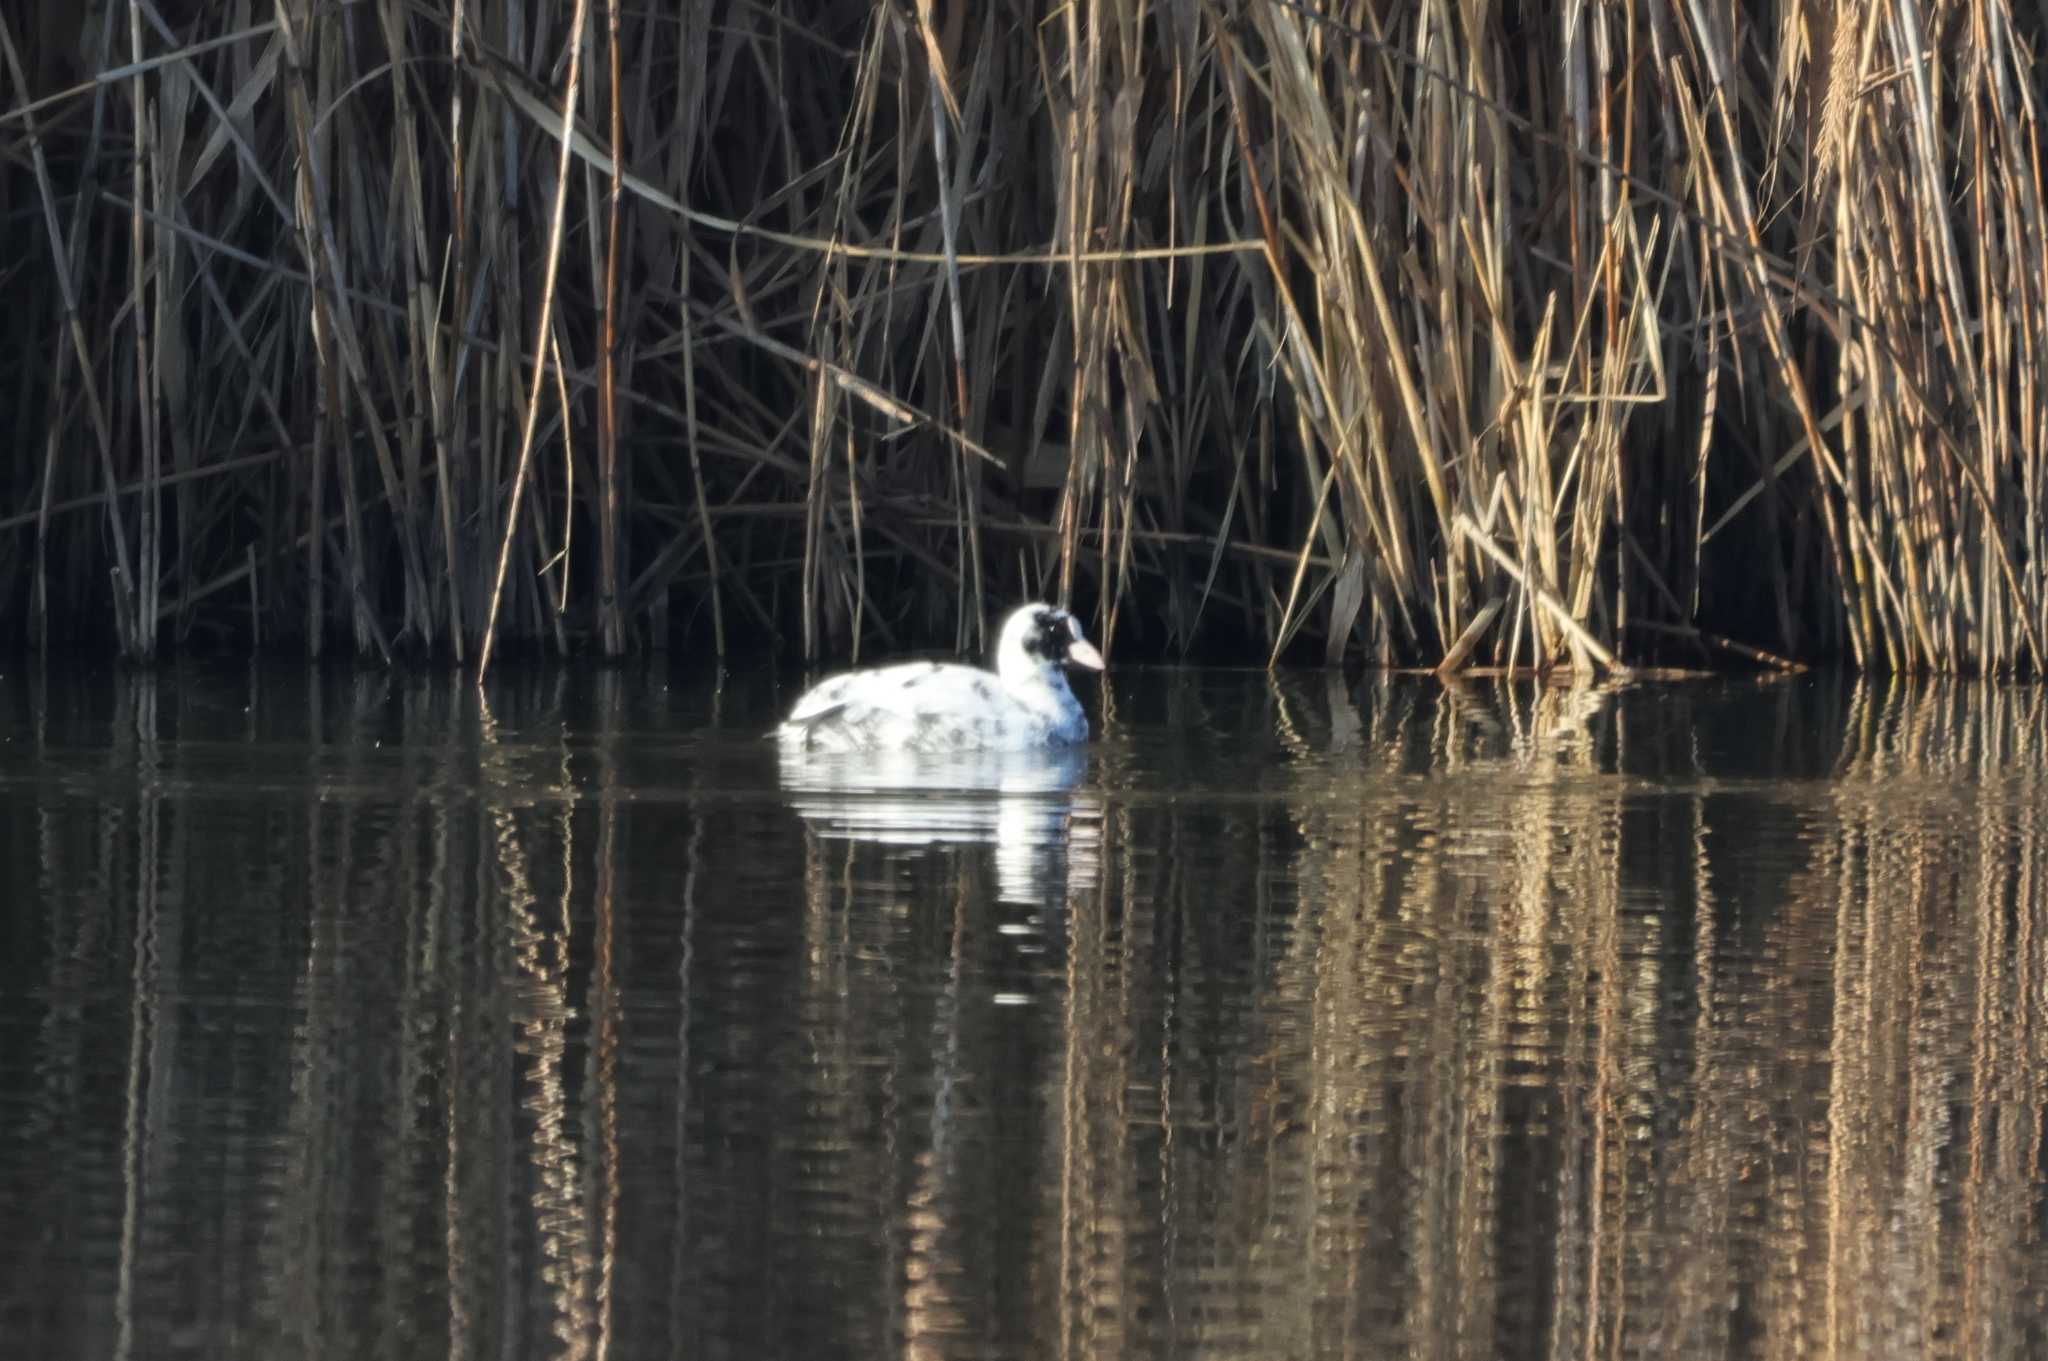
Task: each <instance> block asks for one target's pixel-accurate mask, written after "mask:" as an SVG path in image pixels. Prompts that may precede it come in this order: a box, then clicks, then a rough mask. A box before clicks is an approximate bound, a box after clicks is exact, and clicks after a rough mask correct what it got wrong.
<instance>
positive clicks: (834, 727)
mask: <svg viewBox="0 0 2048 1361" xmlns="http://www.w3.org/2000/svg"><path fill="white" fill-rule="evenodd" d="M1068 663H1072V664H1073V665H1075V666H1085V667H1087V668H1088V669H1089V670H1091V671H1100V670H1101V669H1102V654H1101V653H1099V652H1097V651H1096V650H1095V649H1094V648H1093V647H1092V646H1090V645H1089V643H1088V640H1087V638H1086V637H1084V636H1083V635H1082V633H1081V621H1080V620H1078V619H1076V618H1074V616H1073V615H1071V614H1068V613H1067V612H1066V611H1065V610H1062V609H1058V608H1056V607H1054V606H1051V605H1026V606H1024V607H1023V608H1022V609H1019V610H1017V611H1015V612H1014V613H1012V614H1011V615H1010V617H1009V618H1008V619H1006V620H1004V621H1003V631H1002V635H1001V637H1000V638H999V640H998V641H997V643H996V669H995V672H994V674H990V673H989V672H987V671H984V670H982V669H981V668H980V667H978V666H960V665H957V664H954V663H948V662H903V663H901V664H899V665H896V666H884V667H878V668H875V669H874V670H870V671H849V672H847V673H846V674H845V675H843V676H834V677H832V678H831V679H830V680H825V681H820V682H819V683H818V684H816V685H814V686H812V687H811V688H810V689H809V690H806V691H805V692H804V693H803V696H802V697H801V698H800V699H798V700H797V702H796V707H795V708H793V709H791V710H790V711H789V717H788V718H787V719H785V720H783V723H782V725H781V726H780V727H778V728H777V729H776V730H775V736H776V739H777V740H778V741H779V742H780V743H781V744H782V746H783V749H784V750H785V751H789V750H796V751H825V752H835V751H836V752H845V751H911V752H955V751H1027V750H1032V749H1035V748H1052V747H1064V746H1070V745H1073V744H1074V743H1078V742H1086V741H1087V740H1088V717H1087V715H1086V714H1083V713H1082V712H1081V705H1080V703H1079V702H1078V701H1076V700H1075V698H1074V692H1073V691H1072V690H1070V689H1068V688H1067V678H1066V676H1065V675H1064V674H1063V673H1062V672H1061V668H1062V667H1063V666H1065V665H1067V664H1068Z"/></svg>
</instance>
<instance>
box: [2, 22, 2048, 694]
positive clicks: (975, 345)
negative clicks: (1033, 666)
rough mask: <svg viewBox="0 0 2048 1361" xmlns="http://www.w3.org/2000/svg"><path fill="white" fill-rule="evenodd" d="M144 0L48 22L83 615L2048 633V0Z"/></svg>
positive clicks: (33, 233) (162, 620)
mask: <svg viewBox="0 0 2048 1361" xmlns="http://www.w3.org/2000/svg"><path fill="white" fill-rule="evenodd" d="M1382 9H1384V10H1385V12H1384V14H1383V13H1382ZM103 12H104V15H105V19H106V21H105V22H100V21H99V20H98V19H97V18H95V17H94V14H95V13H97V12H96V11H92V10H91V9H90V7H85V6H79V5H76V4H63V3H57V2H56V0H35V3H31V4H28V5H26V6H21V7H10V8H9V9H8V10H7V11H5V12H4V13H0V151H4V153H5V154H4V166H0V232H4V246H0V279H4V280H5V284H6V290H7V297H8V299H9V301H10V304H11V305H10V307H9V308H8V310H7V314H6V316H5V318H4V320H0V384H4V390H5V391H6V393H7V394H8V395H7V402H8V408H9V412H8V414H9V416H10V420H9V425H10V427H11V435H12V438H11V439H10V440H8V441H7V444H6V450H7V452H6V454H5V455H4V456H0V607H4V609H5V611H6V613H7V617H8V621H9V623H8V632H9V633H10V634H11V635H12V636H13V637H14V638H15V639H17V640H18V639H21V638H30V639H35V640H40V641H44V642H53V641H68V640H86V641H104V640H108V639H111V640H112V641H113V642H114V643H115V644H117V645H118V646H119V648H120V649H121V650H123V651H124V652H126V653H128V654H131V655H134V656H138V657H146V656H149V655H152V654H153V653H155V652H156V651H157V650H158V649H160V648H161V647H163V646H165V645H167V644H171V643H179V642H184V641H186V640H189V639H194V638H199V639H206V638H212V637H218V636H227V637H230V638H235V639H240V640H247V641H253V642H256V643H259V644H262V645H273V644H277V643H280V642H290V643H293V644H295V645H299V646H303V647H305V648H307V649H309V650H311V651H314V652H318V651H319V650H320V649H321V647H322V646H323V645H325V644H326V643H328V642H330V641H336V640H341V641H345V642H346V644H347V645H348V646H349V647H351V648H353V650H355V651H356V652H358V653H362V654H367V655H375V656H389V655H391V654H393V653H396V652H405V651H410V652H416V653H423V654H429V655H434V656H440V657H445V658H451V659H457V660H461V661H464V662H467V663H472V664H475V663H478V662H479V661H481V660H484V659H485V658H487V655H488V652H489V650H490V648H491V647H492V646H493V645H494V644H495V643H498V642H517V643H520V644H527V645H534V644H538V645H541V646H544V647H547V648H550V649H554V650H570V649H574V648H578V647H589V648H591V649H594V650H597V651H600V652H602V653H604V654H607V655H615V654H618V653H621V652H624V651H627V650H629V649H632V648H635V647H638V646H646V645H662V644H664V643H675V642H678V641H681V642H687V644H688V645H689V646H691V647H702V648H705V649H707V650H710V649H715V650H717V651H720V652H723V651H725V650H726V649H727V648H728V647H732V646H739V645H743V644H745V645H754V644H759V643H762V642H776V643H781V644H786V645H788V646H790V647H793V648H797V649H800V650H801V651H802V653H803V654H804V655H805V656H817V655H822V654H827V653H845V652H848V651H856V652H857V650H858V649H859V647H860V646H861V645H862V644H863V642H873V643H879V644H882V645H885V646H897V645H902V644H906V643H909V642H911V641H944V642H953V643H956V644H959V645H971V644H974V643H976V642H978V641H979V640H980V639H982V638H983V637H984V636H985V634H986V629H987V623H988V618H989V611H990V610H991V608H996V607H999V606H1000V604H1001V602H1003V601H1005V600H1008V599H1012V598H1015V597H1017V596H1020V595H1027V594H1049V595H1056V596H1059V597H1063V598H1067V599H1071V600H1074V601H1076V602H1078V603H1080V604H1082V605H1085V606H1088V607H1090V608H1092V609H1094V610H1096V611H1098V612H1099V622H1100V625H1101V627H1102V629H1103V631H1104V632H1105V633H1107V634H1110V635H1112V636H1114V637H1115V638H1117V639H1119V640H1127V641H1128V642H1129V643H1132V644H1135V645H1137V646H1141V647H1148V648H1158V649H1166V650H1173V649H1186V648H1190V647H1193V646H1197V645H1200V644H1203V643H1204V642H1207V641H1209V640H1216V641H1219V642H1222V643H1232V644H1236V645H1239V646H1244V647H1248V648H1249V649H1250V650H1252V651H1255V652H1256V653H1257V654H1258V655H1259V656H1261V657H1268V656H1271V657H1277V656H1279V655H1281V654H1282V652H1283V651H1286V650H1287V649H1289V648H1293V649H1295V652H1296V654H1302V653H1306V654H1308V655H1321V656H1326V657H1330V658H1335V657H1338V656H1340V655H1341V654H1343V653H1344V652H1345V651H1346V650H1347V649H1351V650H1355V651H1357V652H1362V654H1363V655H1364V656H1365V657H1366V658H1367V659H1368V660H1369V661H1373V662H1387V663H1392V662H1419V663H1423V664H1431V665H1437V664H1441V665H1443V666H1445V667H1447V668H1448V669H1451V670H1457V669H1462V668H1466V667H1471V666H1477V665H1494V666H1503V665H1505V666H1515V667H1531V666H1539V667H1542V666H1553V665H1559V664H1565V665H1570V666H1573V667H1608V668H1611V667H1615V666H1618V665H1620V664H1621V662H1622V661H1624V660H1643V659H1647V658H1651V657H1653V656H1656V655H1660V654H1664V653H1670V652H1673V651H1674V650H1675V651H1677V652H1679V653H1681V654H1686V655H1690V654H1691V652H1692V651H1693V650H1694V649H1697V650H1699V651H1701V652H1703V653H1707V654H1709V655H1726V654H1725V653H1724V652H1723V650H1722V648H1721V645H1720V643H1721V639H1722V638H1723V637H1724V636H1725V637H1726V638H1728V639H1730V640H1732V643H1731V645H1739V647H1738V650H1739V651H1741V652H1742V653H1743V655H1749V656H1754V655H1758V654H1761V655H1764V656H1766V657H1780V656H1782V657H1786V658H1795V657H1796V658H1813V657H1827V656H1839V657H1844V658H1847V659H1850V660H1853V661H1854V662H1856V663H1859V664H1862V665H1866V666H1885V667H1896V668H1907V669H1947V668H1965V667H1985V668H2022V669H2030V670H2031V669H2037V668H2038V667H2039V666H2040V664H2041V660H2042V658H2041V651H2040V637H2041V631H2042V628H2043V626H2044V619H2043V604H2044V601H2048V582H2044V578H2043V569H2042V562H2043V558H2044V548H2048V545H2044V544H2043V542H2042V540H2043V535H2044V533H2048V529H2044V526H2043V524H2042V516H2041V513H2040V507H2041V504H2042V487H2041V469H2042V445H2043V439H2044V431H2043V420H2042V415H2041V412H2042V403H2041V400H2040V396H2039V393H2038V391H2037V377H2036V375H2037V374H2038V373H2039V371H2040V370H2041V367H2042V364H2041V347H2042V345H2043V341H2042V337H2043V335H2044V334H2048V325H2044V323H2048V309H2044V298H2043V289H2044V283H2043V281H2044V279H2048V242H2044V238H2043V235H2042V231H2043V229H2042V227H2041V225H2040V224H2041V222H2042V217H2043V215H2042V212H2041V207H2040V200H2041V182H2040V174H2039V161H2040V134H2039V129H2038V126H2037V112H2036V104H2037V97H2038V95H2039V94H2040V93H2041V81H2040V78H2039V76H2038V73H2037V68H2036V66H2035V64H2034V60H2033V54H2034V51H2035V49H2036V47H2037V46H2038V45H2039V41H2040V37H2041V33H2040V22H2041V21H2040V18H2039V16H2038V15H2037V14H2034V13H2032V12H2027V13H2024V14H2023V13H2020V12H2018V11H2016V10H2014V9H2011V8H2009V7H2001V6H1996V5H1989V4H1985V3H1981V0H1967V2H1964V3H1952V4H1945V5H1922V4H1921V3H1919V0H1873V2H1872V3H1859V2H1858V0H1835V2H1834V3H1823V2H1822V0H1809V2H1807V3H1796V4H1789V5H1764V6H1742V7H1738V6H1730V5H1726V4H1709V3H1703V2H1700V0H1689V2H1688V3H1685V4H1682V5H1646V6H1641V7H1614V6H1567V7H1565V8H1564V9H1563V10H1562V11H1553V10H1551V9H1548V8H1543V7H1532V8H1528V9H1522V8H1517V7H1493V6H1479V7H1472V6H1454V5H1446V4H1442V3H1436V2H1434V0H1432V2H1431V3H1425V4H1422V5H1418V6H1407V7H1394V8H1392V9H1385V7H1380V8H1375V7H1372V6H1368V5H1365V4H1358V3H1342V2H1341V0H1318V3H1307V2H1306V0H1303V2H1302V3H1295V2H1294V0H1242V3H1221V2H1220V0H1219V2H1217V3H1209V4H1202V5H1168V6H1159V5H1145V4H1142V3H1140V2H1139V0H1077V2H1076V3H1073V4H1069V5H1065V6H1059V7H1054V8H1051V9H1048V10H1040V9H1037V8H1033V7H1024V6H1017V5H998V6H982V5H971V4H965V3H959V0H954V3H943V4H942V3H937V2H936V0H918V3H916V4H908V5H881V4H873V3H855V2H854V0H839V2H833V0H826V2H824V3H807V4H803V5H793V4H789V3H784V2H782V0H776V2H774V3H753V2H742V0H734V2H733V3H710V2H709V0H707V2H706V3H691V4H684V5H681V6H676V7H668V6H657V7H643V6H622V5H620V4H619V3H618V0H540V3H536V4H533V5H530V6H527V7H525V8H523V9H517V10H512V9H506V8H504V7H499V6H478V5H471V4H468V3H466V0H452V3H450V4H448V5H445V6H421V5H416V4H409V3H401V0H366V3H359V4H349V5H315V4H313V3H311V0H278V3H276V4H275V5H258V4H255V3H253V0H232V2H231V3H225V4H220V5H213V6H177V5H169V4H163V3H161V2H160V0H132V3H128V4H123V5H111V6H107V7H104V11H103ZM480 654H482V655H480Z"/></svg>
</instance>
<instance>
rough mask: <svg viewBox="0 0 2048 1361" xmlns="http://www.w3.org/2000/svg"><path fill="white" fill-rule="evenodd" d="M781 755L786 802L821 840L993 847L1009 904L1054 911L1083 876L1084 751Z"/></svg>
mask: <svg viewBox="0 0 2048 1361" xmlns="http://www.w3.org/2000/svg"><path fill="white" fill-rule="evenodd" d="M780 755H781V765H782V789H783V794H784V796H785V797H786V798H787V799H788V800H789V805H790V807H792V808H794V809H795V810H796V811H797V812H798V813H799V814H801V815H802V816H803V819H804V821H805V822H806V823H808V824H809V825H810V827H811V829H812V830H813V831H814V832H816V833H818V834H819V835H820V836H827V837H837V838H845V839H847V840H852V841H866V842H873V843H875V844H878V845H885V846H930V845H948V844H954V845H957V844H962V843H970V844H971V843H980V844H985V845H993V846H994V847H995V852H996V876H997V883H998V891H999V894H1000V896H1001V898H1002V900H1003V901H1004V902H1010V903H1028V904H1034V905H1040V904H1046V903H1051V902H1057V901H1061V900H1063V899H1064V896H1065V893H1066V890H1067V888H1068V886H1069V882H1070V879H1071V878H1073V877H1074V876H1075V875H1076V874H1078V875H1080V876H1082V877H1084V878H1085V877H1086V876H1087V875H1088V872H1089V868H1090V865H1091V864H1092V848H1093V847H1094V845H1095V844H1096V841H1097V837H1096V835H1095V824H1096V823H1098V822H1099V821H1100V800H1099V799H1098V798H1097V797H1096V796H1095V795H1094V793H1093V792H1092V791H1085V790H1077V789H1076V786H1077V785H1078V784H1079V782H1080V780H1081V777H1082V775H1083V774H1085V773H1086V771H1087V769H1088V754H1087V752H1086V751H1085V750H1081V749H1076V748H1060V749H1055V750H1036V751H964V752H948V753H943V754H940V753H921V752H910V751H886V752H860V753H839V752H810V751H803V750H799V749H792V748H789V747H784V748H783V749H782V751H781V753H780ZM1077 826H1078V827H1079V828H1080V829H1081V830H1080V831H1079V832H1078V834H1077V831H1076V828H1077Z"/></svg>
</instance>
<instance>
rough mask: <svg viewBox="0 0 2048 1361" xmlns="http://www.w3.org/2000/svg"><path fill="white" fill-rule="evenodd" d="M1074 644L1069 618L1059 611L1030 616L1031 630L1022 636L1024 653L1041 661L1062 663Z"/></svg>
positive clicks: (1072, 629)
mask: <svg viewBox="0 0 2048 1361" xmlns="http://www.w3.org/2000/svg"><path fill="white" fill-rule="evenodd" d="M1073 643H1074V626H1073V624H1072V622H1071V620H1070V617H1069V616H1068V615H1066V614H1063V613H1062V612H1060V611H1059V610H1039V611H1038V612H1037V613H1035V614H1033V615H1032V616H1031V629H1030V631H1029V632H1028V633H1026V634H1025V635H1024V651H1025V653H1026V654H1027V655H1029V656H1032V657H1037V658H1039V659H1040V660H1042V661H1048V662H1063V661H1065V660H1066V659H1067V649H1068V648H1069V647H1071V646H1073Z"/></svg>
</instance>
